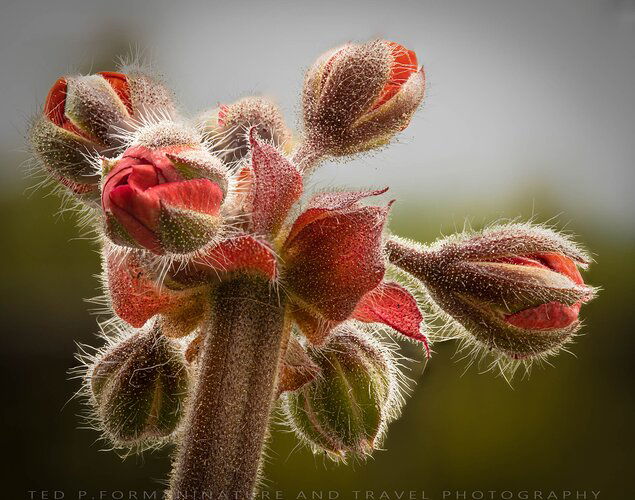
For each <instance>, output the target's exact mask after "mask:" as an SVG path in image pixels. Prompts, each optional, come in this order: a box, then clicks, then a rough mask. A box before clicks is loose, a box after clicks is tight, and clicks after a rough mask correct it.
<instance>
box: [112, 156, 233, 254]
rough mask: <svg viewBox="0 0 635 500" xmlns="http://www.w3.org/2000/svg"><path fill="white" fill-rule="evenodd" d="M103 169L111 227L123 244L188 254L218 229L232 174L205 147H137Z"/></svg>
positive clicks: (209, 238) (211, 237)
mask: <svg viewBox="0 0 635 500" xmlns="http://www.w3.org/2000/svg"><path fill="white" fill-rule="evenodd" d="M104 171H105V172H106V173H107V175H106V177H105V179H104V184H103V188H102V198H101V201H102V208H103V210H104V213H105V215H106V232H107V234H108V236H109V237H110V238H111V239H112V241H113V242H115V243H117V244H118V245H122V246H128V247H134V248H145V249H148V250H150V251H152V252H154V253H156V254H159V255H161V254H165V253H175V254H184V253H189V252H193V251H195V250H198V249H199V248H201V247H202V246H204V245H206V244H208V243H209V242H210V241H212V239H213V238H214V237H215V236H216V235H217V234H218V231H219V228H220V224H221V215H220V208H221V204H222V203H223V201H224V199H225V195H226V190H227V174H226V170H225V167H224V166H223V165H222V163H221V162H220V160H218V158H216V157H214V156H212V155H210V154H209V153H208V152H207V151H205V150H204V149H202V148H201V147H200V146H199V147H194V146H187V145H172V146H164V147H158V148H151V147H148V146H133V147H131V148H129V149H127V150H126V151H125V152H124V153H123V155H122V156H121V157H120V158H119V159H117V160H114V161H108V160H105V165H104Z"/></svg>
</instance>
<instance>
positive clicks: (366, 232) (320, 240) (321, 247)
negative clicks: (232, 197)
mask: <svg viewBox="0 0 635 500" xmlns="http://www.w3.org/2000/svg"><path fill="white" fill-rule="evenodd" d="M388 209H389V207H384V208H380V207H359V208H349V209H347V210H343V211H333V212H330V213H328V214H325V215H324V216H323V217H322V218H320V219H317V220H314V221H313V222H311V223H309V224H306V225H304V226H303V227H302V229H300V230H299V231H296V233H295V234H294V235H293V237H292V238H291V239H290V240H287V242H286V243H285V246H284V248H283V259H284V261H285V264H286V271H287V272H286V275H285V283H286V285H287V287H288V289H289V291H290V292H291V293H292V294H293V295H294V296H295V297H296V298H298V299H299V300H300V302H302V303H304V304H308V305H310V306H311V308H312V309H315V310H316V311H318V312H319V313H320V314H321V315H322V316H323V317H324V318H325V319H328V320H332V321H343V320H345V319H347V318H348V317H349V316H350V314H351V313H352V312H353V310H354V309H355V306H356V305H357V302H359V300H360V299H361V298H362V297H363V296H364V295H365V294H366V293H367V292H369V291H370V290H372V289H373V288H375V287H376V286H377V285H378V284H379V282H380V281H381V280H382V278H383V276H384V256H383V251H382V241H381V240H382V230H383V226H384V222H385V220H386V215H387V213H388ZM292 233H293V231H292Z"/></svg>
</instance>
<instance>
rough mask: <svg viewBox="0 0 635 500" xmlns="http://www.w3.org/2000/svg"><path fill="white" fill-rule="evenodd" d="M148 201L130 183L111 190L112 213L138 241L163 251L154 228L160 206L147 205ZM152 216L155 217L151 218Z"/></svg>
mask: <svg viewBox="0 0 635 500" xmlns="http://www.w3.org/2000/svg"><path fill="white" fill-rule="evenodd" d="M150 201H152V200H150ZM146 203H148V199H147V198H144V197H141V196H139V195H138V194H137V193H135V192H134V191H133V190H132V188H131V187H130V186H128V185H123V186H118V187H116V188H115V189H113V190H112V191H111V192H110V203H109V208H110V212H111V213H112V215H113V216H114V217H115V218H116V219H117V220H118V221H119V222H120V223H121V225H122V226H123V227H124V228H125V229H126V231H128V233H129V234H130V236H131V237H132V238H133V239H134V240H135V241H136V242H137V243H139V244H140V245H142V246H144V247H145V248H148V249H151V250H152V251H156V252H157V253H162V251H161V245H160V243H159V241H158V239H157V237H156V235H155V234H154V232H153V230H152V228H153V227H156V223H157V222H158V217H159V208H160V206H158V205H157V206H155V207H152V206H146ZM151 217H154V219H153V220H151ZM148 221H150V224H151V225H150V226H149V225H148Z"/></svg>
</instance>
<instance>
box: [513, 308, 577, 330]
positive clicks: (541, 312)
mask: <svg viewBox="0 0 635 500" xmlns="http://www.w3.org/2000/svg"><path fill="white" fill-rule="evenodd" d="M580 305H581V304H580V303H578V304H573V305H572V306H566V305H564V304H561V303H559V302H549V303H547V304H542V305H540V306H538V307H534V308H532V309H525V310H524V311H519V312H517V313H515V314H510V315H508V316H506V317H505V320H506V321H507V322H508V323H509V324H511V325H514V326H516V327H518V328H522V329H524V330H556V329H560V328H566V327H567V326H569V325H571V324H573V323H575V322H576V321H577V320H578V314H579V313H580Z"/></svg>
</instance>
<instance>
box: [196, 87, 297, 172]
mask: <svg viewBox="0 0 635 500" xmlns="http://www.w3.org/2000/svg"><path fill="white" fill-rule="evenodd" d="M199 120H200V123H201V128H202V130H203V133H204V135H205V137H206V138H207V139H208V141H209V142H210V145H211V150H212V151H213V152H214V154H216V155H217V156H219V157H220V158H221V159H222V160H223V161H224V162H226V163H233V162H238V161H240V160H242V159H243V158H244V157H245V156H247V154H248V153H249V135H248V132H249V131H250V130H252V129H253V131H252V133H254V132H255V133H256V134H257V135H258V136H259V137H260V138H261V139H263V140H265V141H269V142H271V143H272V144H274V145H275V146H284V145H285V144H286V143H288V141H289V140H290V139H291V132H290V131H289V129H287V127H286V125H285V124H284V119H283V117H282V113H280V110H279V109H278V107H277V106H276V105H275V104H274V103H273V102H271V101H270V100H269V99H265V98H263V97H245V98H243V99H240V100H239V101H236V102H235V103H233V104H229V105H226V104H223V105H221V106H220V107H219V108H217V109H215V110H213V111H211V112H209V113H205V114H204V115H203V116H202V117H201V118H200V119H199Z"/></svg>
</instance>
